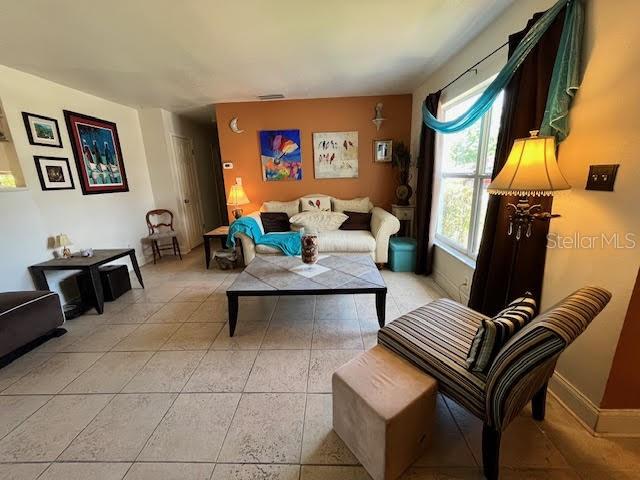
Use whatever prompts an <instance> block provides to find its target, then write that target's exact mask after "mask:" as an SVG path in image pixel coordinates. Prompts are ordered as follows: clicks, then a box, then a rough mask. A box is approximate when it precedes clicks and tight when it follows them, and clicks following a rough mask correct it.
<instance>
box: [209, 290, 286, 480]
mask: <svg viewBox="0 0 640 480" xmlns="http://www.w3.org/2000/svg"><path fill="white" fill-rule="evenodd" d="M279 301H280V297H278V299H277V300H276V302H275V304H274V306H273V309H272V310H271V315H270V316H269V320H268V322H267V328H266V329H265V331H264V335H266V334H267V330H268V329H269V325H271V320H272V319H273V315H274V313H275V310H276V307H277V305H278V302H279ZM264 335H263V336H262V339H261V340H260V345H258V350H257V352H256V356H255V357H253V362H252V363H251V368H250V369H249V373H248V374H247V378H246V379H245V381H244V384H243V385H242V389H241V391H240V394H239V396H238V403H237V404H236V408H235V409H234V411H233V415H231V420H230V421H229V425H228V426H227V429H226V430H225V432H224V437H223V438H222V442H220V450H218V453H217V454H216V460H215V464H216V465H217V464H218V459H219V458H220V454H221V453H222V450H223V449H224V445H225V443H226V442H227V436H228V435H229V430H231V426H232V425H233V421H234V420H235V418H236V414H237V413H238V409H239V408H240V402H241V401H242V396H243V395H245V392H244V389H245V388H246V387H247V383H248V382H249V377H250V376H251V372H252V371H253V368H254V367H255V364H256V361H257V359H258V355H259V354H260V346H261V345H262V342H263V341H264ZM215 470H216V467H215V466H214V467H213V471H212V472H211V477H210V478H213V474H214V472H215Z"/></svg>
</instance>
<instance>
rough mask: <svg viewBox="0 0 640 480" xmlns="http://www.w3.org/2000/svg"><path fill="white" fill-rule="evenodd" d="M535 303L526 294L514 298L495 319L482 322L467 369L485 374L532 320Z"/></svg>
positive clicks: (471, 349) (470, 352)
mask: <svg viewBox="0 0 640 480" xmlns="http://www.w3.org/2000/svg"><path fill="white" fill-rule="evenodd" d="M535 312H536V301H535V299H534V298H533V296H532V295H531V294H530V293H529V292H527V293H526V294H525V295H524V296H522V297H519V298H516V299H515V300H513V301H512V302H511V303H510V304H509V305H507V307H506V308H505V309H504V310H502V311H501V312H500V313H498V314H497V315H496V316H495V317H493V318H489V319H487V320H483V321H482V325H480V327H479V328H478V331H477V332H476V336H475V337H474V339H473V342H472V343H471V348H470V349H469V354H468V355H467V362H466V363H467V369H468V370H471V371H472V372H481V373H487V371H488V370H489V368H491V364H492V363H493V359H494V358H496V355H498V352H499V351H500V350H501V349H502V347H504V345H505V344H506V343H507V342H508V341H509V339H510V338H511V337H513V336H514V335H515V334H516V332H518V331H519V330H520V329H521V328H522V327H524V326H525V325H526V324H527V323H529V322H530V321H531V319H533V317H534V315H535Z"/></svg>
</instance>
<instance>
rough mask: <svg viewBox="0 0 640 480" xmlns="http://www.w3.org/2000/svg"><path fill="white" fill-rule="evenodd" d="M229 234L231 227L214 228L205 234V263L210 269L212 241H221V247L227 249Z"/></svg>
mask: <svg viewBox="0 0 640 480" xmlns="http://www.w3.org/2000/svg"><path fill="white" fill-rule="evenodd" d="M228 234H229V225H222V226H221V227H218V228H214V229H213V230H211V231H210V232H207V233H205V234H204V235H203V236H202V238H203V240H204V263H205V265H206V266H207V269H208V268H209V265H210V264H211V239H212V238H218V239H220V247H221V248H223V249H224V248H226V245H225V243H226V241H227V235H228Z"/></svg>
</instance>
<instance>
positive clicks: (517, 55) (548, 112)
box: [422, 0, 584, 143]
mask: <svg viewBox="0 0 640 480" xmlns="http://www.w3.org/2000/svg"><path fill="white" fill-rule="evenodd" d="M565 5H566V6H567V11H566V14H565V15H566V16H565V21H564V27H563V30H562V36H561V37H560V44H559V46H558V53H557V54H556V59H555V63H554V66H553V74H552V77H551V84H550V86H549V94H548V97H547V104H546V107H545V112H544V118H543V121H542V125H541V126H540V133H541V134H542V135H555V136H556V139H557V142H558V143H560V142H561V141H562V140H564V139H565V138H566V137H567V135H569V121H568V115H569V107H570V104H571V100H572V98H573V96H574V95H575V92H576V90H577V89H578V87H579V86H580V55H581V51H582V34H583V26H584V7H583V5H582V1H581V0H560V1H558V2H557V3H556V4H555V5H553V6H552V7H551V8H550V9H549V10H547V11H546V12H545V13H544V15H542V17H540V19H539V20H538V21H537V22H536V23H535V25H533V27H531V29H530V30H529V31H528V32H527V34H526V35H525V37H524V38H523V39H522V41H521V42H520V44H518V46H517V47H516V50H515V51H514V52H513V55H511V57H509V60H508V61H507V63H506V64H505V66H504V67H503V68H502V70H500V72H499V73H498V75H497V76H496V78H495V79H494V80H493V81H492V82H491V83H490V84H489V86H488V87H487V88H486V90H485V91H484V92H483V93H482V95H480V97H479V98H478V100H476V102H475V103H474V104H473V105H472V106H471V107H470V108H469V110H467V111H466V112H465V113H463V114H462V115H460V116H459V117H458V118H454V119H453V120H451V121H449V122H441V121H439V120H438V119H437V118H436V117H435V116H434V115H433V114H432V113H431V112H429V110H427V108H426V107H425V105H424V104H423V106H422V117H423V120H424V123H425V124H426V125H427V126H428V127H430V128H432V129H433V130H436V131H438V132H440V133H454V132H459V131H461V130H464V129H465V128H468V127H469V126H471V125H472V124H474V123H475V122H476V121H478V120H479V119H480V118H481V117H482V116H483V115H484V114H485V113H486V112H487V111H488V110H489V109H490V108H491V105H492V104H493V102H494V100H495V99H496V97H497V96H498V95H499V94H500V92H501V91H502V90H503V89H504V88H505V87H506V86H507V84H508V83H509V81H510V80H511V78H512V77H513V74H514V73H515V72H516V70H517V69H518V68H519V67H520V65H522V62H524V60H525V58H526V57H527V55H528V54H529V53H530V52H531V50H532V49H533V47H535V45H536V44H537V43H538V41H539V40H540V38H541V37H542V35H544V33H545V32H546V31H547V29H548V28H549V26H550V25H551V23H553V21H554V20H555V18H556V17H557V16H558V14H559V13H560V11H561V10H562V8H563V7H564V6H565ZM532 128H533V127H532Z"/></svg>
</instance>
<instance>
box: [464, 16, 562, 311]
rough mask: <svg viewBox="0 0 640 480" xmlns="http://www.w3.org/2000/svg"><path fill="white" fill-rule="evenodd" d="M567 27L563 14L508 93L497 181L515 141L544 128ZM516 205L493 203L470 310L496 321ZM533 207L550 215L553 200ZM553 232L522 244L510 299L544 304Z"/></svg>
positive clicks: (514, 38)
mask: <svg viewBox="0 0 640 480" xmlns="http://www.w3.org/2000/svg"><path fill="white" fill-rule="evenodd" d="M541 15H542V14H541V13H538V14H536V15H534V17H533V18H532V19H531V20H529V23H528V24H527V27H526V28H525V29H524V30H523V31H521V32H518V33H515V34H513V35H511V36H510V37H509V56H511V54H512V53H513V51H514V50H515V48H516V47H517V45H518V43H519V42H520V40H521V39H522V38H523V37H524V35H525V34H526V32H527V31H528V30H529V29H530V28H531V27H532V26H533V24H534V23H535V22H536V20H538V18H540V16H541ZM563 25H564V13H562V12H561V13H560V14H559V15H558V16H557V17H556V20H555V21H554V23H553V24H552V25H551V26H550V27H549V29H548V30H547V32H546V33H545V34H544V36H543V37H542V38H541V39H540V42H538V44H537V45H536V46H535V48H534V49H533V50H532V51H531V53H530V54H529V56H528V57H527V58H526V60H525V61H524V63H523V64H522V66H521V67H520V68H519V69H518V71H517V72H516V73H515V75H514V76H513V78H512V79H511V82H509V84H508V85H507V87H506V88H505V92H504V93H505V96H504V105H503V109H502V120H501V123H500V133H499V135H498V146H497V149H496V161H495V165H494V167H493V173H492V178H495V177H496V175H497V174H498V172H500V169H501V168H502V167H503V166H504V164H505V162H506V161H507V157H508V156H509V152H510V151H511V147H512V146H513V141H514V140H515V139H516V138H522V137H528V136H529V131H530V130H537V129H538V128H539V127H540V124H541V123H542V117H543V116H544V108H545V105H546V103H547V93H548V91H549V83H550V82H551V74H552V71H553V64H554V61H555V57H556V52H557V50H558V44H559V42H560V36H561V34H562V27H563ZM515 201H516V197H510V196H493V195H491V196H490V197H489V204H488V207H487V214H486V217H485V223H484V230H483V232H482V240H481V243H480V251H479V253H478V258H477V260H476V270H475V273H474V275H473V283H472V284H471V293H470V298H469V306H470V307H471V308H473V309H474V310H477V311H479V312H482V313H484V314H486V315H495V314H496V313H497V312H498V311H500V310H501V309H502V308H503V307H504V304H505V296H506V294H507V291H506V290H507V282H508V276H509V269H510V266H511V258H512V253H513V248H514V246H515V238H514V237H510V236H508V235H507V229H508V224H509V222H508V212H507V209H506V205H507V203H515ZM530 202H531V204H532V205H533V204H536V203H540V204H542V206H543V208H544V210H545V211H550V209H551V198H550V197H535V198H534V197H532V198H530ZM548 231H549V224H548V222H543V221H536V222H535V223H534V224H533V232H532V235H531V237H530V238H526V237H523V239H522V240H521V241H520V251H519V254H518V258H517V262H516V264H515V268H514V276H513V283H512V286H511V292H510V294H509V297H510V299H513V298H515V297H517V296H518V295H521V294H522V293H524V292H525V291H527V290H528V291H531V292H532V293H533V294H534V296H535V298H536V299H537V300H538V304H539V300H540V292H541V290H542V278H543V275H544V263H545V256H546V246H547V240H546V238H547V233H548Z"/></svg>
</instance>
